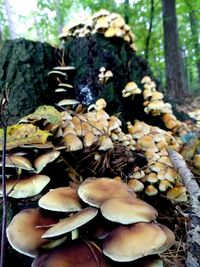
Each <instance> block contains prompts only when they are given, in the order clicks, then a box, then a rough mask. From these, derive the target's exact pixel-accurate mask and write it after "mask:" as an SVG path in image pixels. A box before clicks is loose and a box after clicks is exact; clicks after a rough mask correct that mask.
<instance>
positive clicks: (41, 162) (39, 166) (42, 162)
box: [34, 151, 60, 173]
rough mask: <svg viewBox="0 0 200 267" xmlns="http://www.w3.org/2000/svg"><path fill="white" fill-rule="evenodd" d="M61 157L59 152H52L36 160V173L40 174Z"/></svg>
mask: <svg viewBox="0 0 200 267" xmlns="http://www.w3.org/2000/svg"><path fill="white" fill-rule="evenodd" d="M59 155H60V152H59V151H50V152H47V153H45V154H42V155H41V156H39V157H38V158H36V159H35V161H34V166H35V169H36V173H40V172H41V171H42V170H43V168H44V167H45V166H46V165H47V164H49V163H51V162H52V161H54V160H55V159H57V158H58V157H59Z"/></svg>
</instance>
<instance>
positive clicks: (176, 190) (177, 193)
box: [167, 184, 188, 202]
mask: <svg viewBox="0 0 200 267" xmlns="http://www.w3.org/2000/svg"><path fill="white" fill-rule="evenodd" d="M167 198H169V199H170V200H172V201H175V202H187V200H188V199H187V194H186V188H185V186H183V185H180V184H177V185H175V186H174V187H173V188H171V189H169V191H167Z"/></svg>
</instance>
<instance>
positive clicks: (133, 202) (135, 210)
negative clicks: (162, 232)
mask: <svg viewBox="0 0 200 267" xmlns="http://www.w3.org/2000/svg"><path fill="white" fill-rule="evenodd" d="M100 210H101V213H102V215H103V216H104V217H105V218H106V219H107V220H109V221H113V222H117V223H121V224H132V223H137V222H150V221H153V220H155V219H156V216H157V215H158V214H157V211H156V210H155V209H154V208H153V207H152V206H150V205H149V204H147V203H146V202H144V201H142V200H140V199H137V198H135V197H133V198H132V197H128V198H127V197H126V198H119V197H118V198H116V197H115V198H111V199H107V200H105V201H104V202H103V203H102V204H101V206H100Z"/></svg>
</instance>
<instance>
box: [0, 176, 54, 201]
mask: <svg viewBox="0 0 200 267" xmlns="http://www.w3.org/2000/svg"><path fill="white" fill-rule="evenodd" d="M49 182H50V178H49V177H48V176H46V175H33V176H31V177H29V178H26V179H20V180H19V181H17V180H14V179H12V180H11V179H9V180H7V181H6V192H7V193H8V192H9V197H13V198H26V197H33V196H35V195H37V194H39V193H40V192H41V191H42V190H43V188H44V187H45V186H46V185H47V184H48V183H49ZM2 194H3V188H2V184H0V195H2Z"/></svg>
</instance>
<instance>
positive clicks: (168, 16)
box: [162, 0, 186, 99]
mask: <svg viewBox="0 0 200 267" xmlns="http://www.w3.org/2000/svg"><path fill="white" fill-rule="evenodd" d="M162 10H163V28H164V47H165V64H166V87H167V92H168V94H169V95H170V96H172V97H174V98H176V99H181V98H183V97H184V94H185V92H186V83H185V79H184V73H183V61H182V57H181V53H180V47H179V43H178V30H177V19H176V0H170V1H169V0H162Z"/></svg>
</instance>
